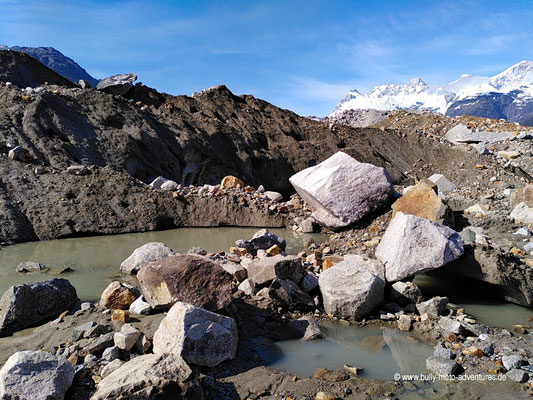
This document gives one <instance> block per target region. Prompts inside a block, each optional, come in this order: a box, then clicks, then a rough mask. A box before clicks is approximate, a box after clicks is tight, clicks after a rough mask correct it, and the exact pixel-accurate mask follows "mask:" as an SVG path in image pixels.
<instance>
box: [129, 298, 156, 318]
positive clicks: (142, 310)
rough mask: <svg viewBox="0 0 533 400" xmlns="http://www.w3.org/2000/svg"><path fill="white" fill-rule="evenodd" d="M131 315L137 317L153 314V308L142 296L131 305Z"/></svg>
mask: <svg viewBox="0 0 533 400" xmlns="http://www.w3.org/2000/svg"><path fill="white" fill-rule="evenodd" d="M129 311H130V313H132V314H137V315H149V314H151V313H152V307H151V306H150V304H148V303H147V302H146V301H144V299H143V297H142V296H139V297H137V300H135V301H134V302H133V303H131V305H130V310H129Z"/></svg>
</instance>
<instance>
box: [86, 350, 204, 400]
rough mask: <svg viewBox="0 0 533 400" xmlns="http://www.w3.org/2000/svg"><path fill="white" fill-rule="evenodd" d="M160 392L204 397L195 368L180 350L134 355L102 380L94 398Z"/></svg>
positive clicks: (154, 395)
mask: <svg viewBox="0 0 533 400" xmlns="http://www.w3.org/2000/svg"><path fill="white" fill-rule="evenodd" d="M158 396H162V397H161V398H180V399H185V400H189V399H190V400H193V399H194V400H196V399H202V398H203V396H202V390H201V388H200V384H199V383H198V381H197V380H196V377H195V375H194V372H193V371H192V370H191V368H190V367H189V366H188V365H187V363H186V362H185V361H184V360H183V358H181V357H180V356H179V355H177V354H169V353H166V354H146V355H144V356H140V357H135V358H133V359H131V360H130V361H128V362H127V363H125V364H124V365H122V366H121V367H120V368H118V369H116V370H115V371H113V372H111V373H110V374H109V375H107V376H106V377H105V378H104V379H102V380H101V381H100V383H99V384H98V390H97V391H96V393H95V394H94V395H93V396H92V397H91V400H111V399H148V398H158ZM167 396H168V397H167Z"/></svg>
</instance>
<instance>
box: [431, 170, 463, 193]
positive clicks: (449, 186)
mask: <svg viewBox="0 0 533 400" xmlns="http://www.w3.org/2000/svg"><path fill="white" fill-rule="evenodd" d="M428 179H429V180H430V181H431V182H433V183H435V184H436V185H437V187H438V190H439V192H440V193H444V194H446V193H449V192H453V191H454V190H455V189H457V186H455V184H454V183H452V182H450V181H449V180H448V179H446V177H445V176H444V175H441V174H433V175H431V176H430V177H429V178H428Z"/></svg>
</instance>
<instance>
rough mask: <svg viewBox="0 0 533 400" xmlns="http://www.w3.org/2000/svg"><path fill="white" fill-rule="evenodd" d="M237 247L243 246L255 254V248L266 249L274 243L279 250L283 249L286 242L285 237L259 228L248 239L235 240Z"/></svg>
mask: <svg viewBox="0 0 533 400" xmlns="http://www.w3.org/2000/svg"><path fill="white" fill-rule="evenodd" d="M235 245H236V246H237V247H241V248H245V249H246V251H247V252H248V253H250V254H253V255H255V254H256V253H257V250H266V249H268V248H270V247H272V246H274V245H277V246H278V247H279V248H280V249H281V250H285V247H286V246H287V243H286V242H285V239H283V238H280V237H279V236H276V235H275V234H273V233H272V232H270V231H269V230H268V229H261V230H260V231H257V232H256V233H254V235H253V236H252V239H250V240H242V239H241V240H237V241H236V242H235Z"/></svg>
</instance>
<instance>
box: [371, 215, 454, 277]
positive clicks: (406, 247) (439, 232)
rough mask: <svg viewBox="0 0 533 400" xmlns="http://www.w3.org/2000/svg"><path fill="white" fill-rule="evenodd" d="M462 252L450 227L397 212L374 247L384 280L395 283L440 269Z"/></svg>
mask: <svg viewBox="0 0 533 400" xmlns="http://www.w3.org/2000/svg"><path fill="white" fill-rule="evenodd" d="M463 252H464V249H463V241H462V239H461V237H460V236H459V234H458V233H457V232H455V231H454V230H453V229H451V228H448V227H447V226H443V225H440V224H437V223H435V222H432V221H430V220H428V219H425V218H420V217H417V216H414V215H409V214H404V213H402V212H398V213H396V216H395V217H394V218H393V219H392V221H391V222H390V224H389V226H388V227H387V230H386V231H385V234H384V235H383V237H382V238H381V241H380V243H379V245H378V247H377V248H376V257H377V259H378V260H380V261H381V262H382V263H383V264H384V265H385V279H386V280H387V281H389V282H395V281H399V280H402V279H404V278H407V277H410V276H414V275H416V274H418V273H422V272H425V271H430V270H434V269H437V268H440V267H442V266H443V265H445V264H446V263H448V262H450V261H453V260H455V259H456V258H458V257H460V256H461V255H462V254H463Z"/></svg>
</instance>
